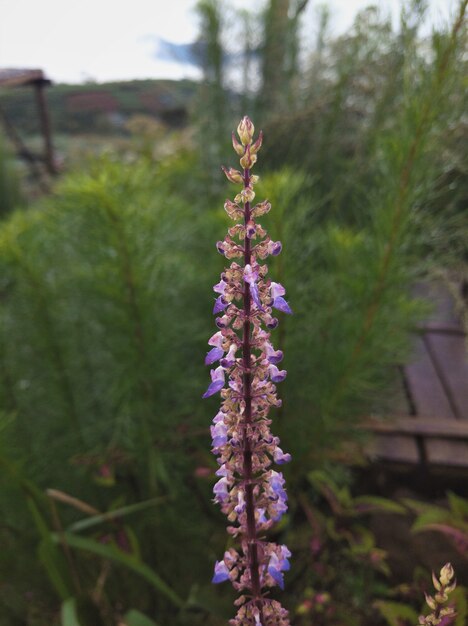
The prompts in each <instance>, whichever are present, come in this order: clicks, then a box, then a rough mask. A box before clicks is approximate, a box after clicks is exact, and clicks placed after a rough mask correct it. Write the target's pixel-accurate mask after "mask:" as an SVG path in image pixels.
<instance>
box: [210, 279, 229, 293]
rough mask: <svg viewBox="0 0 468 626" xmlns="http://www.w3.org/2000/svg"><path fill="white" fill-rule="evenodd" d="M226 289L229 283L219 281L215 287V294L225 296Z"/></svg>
mask: <svg viewBox="0 0 468 626" xmlns="http://www.w3.org/2000/svg"><path fill="white" fill-rule="evenodd" d="M226 287H227V282H226V281H224V280H223V279H221V280H220V281H219V283H217V284H216V285H214V287H213V291H214V292H215V293H220V294H223V293H224V292H225V291H226Z"/></svg>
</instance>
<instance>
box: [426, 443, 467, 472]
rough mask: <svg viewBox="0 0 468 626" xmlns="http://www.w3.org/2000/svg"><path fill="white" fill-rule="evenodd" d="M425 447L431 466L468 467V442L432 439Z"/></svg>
mask: <svg viewBox="0 0 468 626" xmlns="http://www.w3.org/2000/svg"><path fill="white" fill-rule="evenodd" d="M424 445H425V449H426V458H427V462H428V463H429V464H431V465H447V466H451V467H468V442H465V441H445V440H443V439H430V440H427V441H426V442H425V443H424Z"/></svg>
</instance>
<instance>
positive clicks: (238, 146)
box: [232, 133, 245, 156]
mask: <svg viewBox="0 0 468 626" xmlns="http://www.w3.org/2000/svg"><path fill="white" fill-rule="evenodd" d="M232 147H233V148H234V150H235V151H236V152H237V154H238V155H239V156H243V155H244V151H245V149H244V146H243V145H242V144H240V143H239V142H238V141H237V139H236V136H235V135H234V133H232Z"/></svg>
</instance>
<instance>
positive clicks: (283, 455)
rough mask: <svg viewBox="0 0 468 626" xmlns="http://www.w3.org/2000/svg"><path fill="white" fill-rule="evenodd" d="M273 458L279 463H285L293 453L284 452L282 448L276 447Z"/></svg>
mask: <svg viewBox="0 0 468 626" xmlns="http://www.w3.org/2000/svg"><path fill="white" fill-rule="evenodd" d="M273 459H274V461H275V463H278V465H284V463H289V461H290V460H291V455H290V454H289V452H283V451H282V450H281V448H278V447H276V448H275V451H274V452H273Z"/></svg>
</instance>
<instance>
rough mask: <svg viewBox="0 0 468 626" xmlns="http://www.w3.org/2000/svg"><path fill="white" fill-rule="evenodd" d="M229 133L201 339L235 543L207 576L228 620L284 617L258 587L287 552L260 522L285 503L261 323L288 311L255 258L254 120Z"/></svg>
mask: <svg viewBox="0 0 468 626" xmlns="http://www.w3.org/2000/svg"><path fill="white" fill-rule="evenodd" d="M237 133H238V136H239V139H240V142H239V141H238V140H237V138H236V137H235V135H234V134H233V137H232V143H233V147H234V150H235V152H236V153H237V155H238V156H239V157H240V165H241V168H242V170H241V171H240V170H236V169H234V168H229V169H226V168H223V171H224V173H225V174H226V177H227V179H228V180H229V181H230V182H232V183H235V184H239V185H242V188H241V190H240V191H239V192H238V193H237V195H236V196H235V198H234V201H231V200H226V202H225V205H224V208H225V210H226V213H227V214H228V216H229V217H230V218H231V219H233V220H235V221H240V223H237V224H236V225H235V226H233V227H232V228H230V229H229V231H228V234H227V236H226V237H225V238H224V240H223V241H218V243H217V244H216V247H217V250H218V252H220V254H222V255H224V256H225V257H226V259H230V260H232V262H231V264H230V265H229V267H227V268H225V270H224V271H223V273H222V274H221V280H220V282H219V283H217V284H216V285H215V286H214V287H213V290H214V292H215V293H216V294H217V297H216V299H215V303H214V307H213V313H214V314H215V315H217V316H218V317H217V318H216V326H217V328H218V331H217V332H216V333H215V334H214V335H213V336H212V337H211V338H210V339H209V341H208V344H209V346H211V350H210V351H209V352H208V354H207V355H206V359H205V363H206V364H207V365H213V364H216V363H219V365H217V366H216V367H214V368H213V369H212V370H211V383H210V385H209V387H208V389H207V391H206V392H205V394H204V395H203V397H204V398H208V397H210V396H212V395H214V394H216V393H219V392H220V394H221V408H220V410H219V412H218V413H217V414H216V416H215V417H214V419H213V425H212V426H211V435H212V439H213V444H212V446H213V447H212V450H213V453H214V454H215V455H216V456H217V461H218V464H219V469H218V470H217V472H216V475H217V476H218V481H217V482H216V484H215V485H214V488H213V492H214V501H215V502H216V503H218V504H219V505H220V507H221V509H222V511H223V512H224V514H225V515H226V516H227V518H228V520H229V522H230V525H229V527H228V533H230V534H231V535H232V537H233V538H235V539H236V540H237V544H238V549H234V548H231V549H229V550H227V551H226V552H225V553H224V556H223V558H222V560H221V561H217V562H216V565H215V571H214V576H213V582H214V583H221V582H223V581H227V580H230V581H231V583H232V584H233V586H234V588H235V589H236V590H237V591H238V592H239V593H241V594H242V595H240V597H239V598H238V600H237V601H236V604H237V606H239V610H238V613H237V616H236V617H235V618H234V619H233V620H231V621H230V624H231V625H232V626H241V625H242V626H288V625H289V619H288V613H287V611H286V610H285V609H284V608H282V607H281V605H280V604H279V603H278V602H276V601H275V600H272V599H270V598H268V597H267V594H268V591H269V589H270V588H272V587H274V586H279V587H280V588H281V589H282V588H283V586H284V579H283V572H285V571H287V570H288V569H289V561H288V558H289V557H290V556H291V553H290V552H289V550H288V548H287V547H286V546H285V545H277V544H275V543H273V542H271V541H268V540H267V539H266V532H267V531H268V530H269V529H270V528H271V527H272V525H273V524H275V523H276V522H278V521H279V520H280V519H281V517H282V516H283V515H284V513H285V512H286V510H287V504H286V502H287V494H286V490H285V486H284V484H285V481H284V478H283V475H282V473H281V472H279V471H276V470H275V469H273V468H272V466H273V464H274V463H275V464H277V465H282V464H284V463H287V462H288V461H290V460H291V456H290V455H289V454H288V453H285V452H283V450H282V449H281V447H280V441H279V438H278V437H275V436H273V435H272V433H271V432H270V425H271V420H270V419H269V418H268V414H269V410H270V408H271V407H279V406H281V400H280V399H279V398H278V397H277V393H276V384H277V383H279V382H281V381H282V380H284V379H285V378H286V370H281V369H279V368H278V364H279V363H280V362H281V360H282V358H283V353H282V352H281V350H276V349H275V348H274V347H273V345H272V343H271V341H270V331H271V330H273V329H274V328H276V326H277V324H278V319H277V318H276V317H275V311H280V312H283V313H292V311H291V308H290V307H289V304H288V303H287V301H286V300H285V299H284V296H285V289H284V287H283V286H282V285H281V284H279V283H276V282H274V281H272V280H270V279H269V278H268V277H267V274H268V267H267V265H266V264H265V263H263V264H262V263H260V261H263V260H264V259H266V258H267V257H268V256H269V255H273V256H276V255H278V254H280V252H281V247H282V246H281V243H280V242H279V241H272V240H271V239H270V237H269V236H268V234H267V232H266V231H265V230H264V229H263V228H262V226H261V225H260V224H258V223H256V221H255V220H256V218H257V217H260V216H262V215H265V214H266V213H268V211H269V210H270V209H271V205H270V203H269V202H268V201H266V200H265V201H263V202H260V203H258V204H256V205H255V206H252V204H251V203H252V202H253V200H254V198H255V192H254V185H255V183H256V182H257V181H258V177H257V176H253V175H252V174H251V168H252V167H253V166H254V164H255V163H256V161H257V153H258V151H259V150H260V147H261V145H262V133H260V134H259V136H258V138H257V139H256V141H254V140H253V135H254V126H253V124H252V122H251V121H250V119H249V118H248V117H244V118H243V119H242V120H241V122H240V124H239V126H238V129H237ZM234 259H239V260H240V261H239V263H238V262H237V261H235V260H234Z"/></svg>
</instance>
